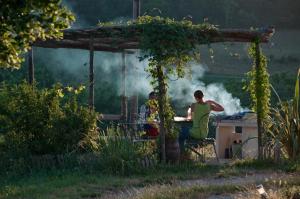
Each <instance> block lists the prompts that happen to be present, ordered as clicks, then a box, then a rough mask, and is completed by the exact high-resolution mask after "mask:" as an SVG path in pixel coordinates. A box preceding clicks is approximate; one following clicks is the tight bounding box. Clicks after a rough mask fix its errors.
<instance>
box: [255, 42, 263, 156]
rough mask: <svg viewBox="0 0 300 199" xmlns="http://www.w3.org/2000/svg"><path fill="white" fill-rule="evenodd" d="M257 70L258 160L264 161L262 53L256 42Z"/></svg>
mask: <svg viewBox="0 0 300 199" xmlns="http://www.w3.org/2000/svg"><path fill="white" fill-rule="evenodd" d="M255 57H256V60H255V68H256V77H255V79H256V97H257V100H256V103H257V104H256V109H257V133H258V159H259V160H262V158H263V153H262V134H263V131H264V126H263V118H262V115H261V113H262V111H263V110H262V101H261V100H262V99H259V98H260V97H258V96H261V95H260V92H262V91H261V87H260V85H259V83H260V81H259V72H258V70H260V68H261V52H260V46H259V41H256V42H255Z"/></svg>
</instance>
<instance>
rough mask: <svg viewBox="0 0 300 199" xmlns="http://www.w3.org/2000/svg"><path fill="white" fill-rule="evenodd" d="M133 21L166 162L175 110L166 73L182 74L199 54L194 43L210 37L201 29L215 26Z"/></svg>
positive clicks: (146, 19) (144, 18) (145, 19)
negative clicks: (153, 93) (155, 104)
mask: <svg viewBox="0 0 300 199" xmlns="http://www.w3.org/2000/svg"><path fill="white" fill-rule="evenodd" d="M135 25H136V28H137V30H138V31H139V32H140V33H141V41H140V49H141V50H142V51H143V53H144V55H143V56H141V57H140V59H141V60H144V59H148V61H149V66H148V69H147V70H148V72H149V73H150V75H151V77H152V82H151V83H152V85H153V87H154V89H155V90H157V91H158V93H159V98H158V107H159V117H160V134H161V158H162V161H163V162H165V160H166V154H165V138H166V139H172V138H173V139H174V138H176V139H177V135H176V134H174V130H173V118H174V112H173V110H172V107H171V105H170V102H169V97H168V94H167V88H168V77H169V76H170V75H176V76H177V77H179V78H182V77H184V75H185V73H186V71H187V70H188V69H189V65H188V63H189V62H191V61H193V60H197V58H198V57H199V56H198V53H197V46H196V44H199V43H202V44H203V43H208V42H209V38H208V37H207V36H204V35H205V34H201V33H203V32H204V31H214V30H215V31H216V30H217V29H216V27H215V26H213V25H211V24H208V23H204V24H199V25H194V24H192V22H191V21H188V20H182V21H175V20H173V19H169V18H161V17H150V16H142V17H140V18H138V19H137V21H136V22H135Z"/></svg>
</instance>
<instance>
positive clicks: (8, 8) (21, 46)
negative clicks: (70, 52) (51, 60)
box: [0, 0, 75, 68]
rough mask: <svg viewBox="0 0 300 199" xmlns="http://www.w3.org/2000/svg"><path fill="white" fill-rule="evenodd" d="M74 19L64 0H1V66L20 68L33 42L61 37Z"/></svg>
mask: <svg viewBox="0 0 300 199" xmlns="http://www.w3.org/2000/svg"><path fill="white" fill-rule="evenodd" d="M74 20H75V17H74V16H73V14H72V13H71V12H70V11H69V10H68V9H67V8H65V7H63V6H62V5H61V2H60V0H1V4H0V38H1V41H0V67H2V68H20V64H21V63H22V61H23V60H24V58H23V57H22V55H23V54H24V53H25V52H27V51H28V50H29V49H30V44H31V43H33V42H34V41H36V40H38V39H41V40H45V39H53V38H61V37H62V36H63V33H62V30H64V29H66V28H68V27H70V24H71V23H72V22H73V21H74Z"/></svg>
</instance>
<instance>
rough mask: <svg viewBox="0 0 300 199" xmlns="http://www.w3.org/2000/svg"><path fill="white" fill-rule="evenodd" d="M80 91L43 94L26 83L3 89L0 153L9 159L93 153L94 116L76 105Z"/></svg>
mask: <svg viewBox="0 0 300 199" xmlns="http://www.w3.org/2000/svg"><path fill="white" fill-rule="evenodd" d="M67 90H69V92H67ZM79 90H82V89H79ZM79 90H74V89H72V88H68V89H63V88H62V87H61V86H60V85H56V86H54V87H53V88H52V89H42V90H39V89H37V88H36V86H35V85H34V86H32V85H28V84H27V83H22V84H20V85H15V86H7V85H2V86H1V88H0V125H1V133H2V134H3V136H4V145H5V146H4V147H3V149H2V150H5V152H9V153H10V156H11V157H13V155H14V156H23V157H25V156H26V155H43V154H62V153H66V152H71V151H82V150H93V149H96V148H97V140H98V132H97V127H96V122H97V114H96V113H95V112H93V111H90V110H89V109H88V108H85V107H82V106H79V105H78V104H77V100H76V95H77V93H78V92H79ZM64 93H67V95H64Z"/></svg>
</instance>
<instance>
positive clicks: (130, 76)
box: [119, 54, 244, 115]
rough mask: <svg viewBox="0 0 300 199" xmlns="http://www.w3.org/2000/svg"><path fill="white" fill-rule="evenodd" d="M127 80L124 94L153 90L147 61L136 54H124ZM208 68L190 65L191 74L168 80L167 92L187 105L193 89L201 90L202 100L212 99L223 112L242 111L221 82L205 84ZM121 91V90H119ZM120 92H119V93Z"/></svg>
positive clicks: (146, 92) (184, 105) (189, 102)
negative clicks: (203, 78)
mask: <svg viewBox="0 0 300 199" xmlns="http://www.w3.org/2000/svg"><path fill="white" fill-rule="evenodd" d="M126 58H127V59H126V66H127V74H126V75H127V76H126V78H127V80H126V95H127V96H131V95H136V94H140V95H144V96H147V95H148V93H149V92H150V91H152V90H153V88H152V86H151V85H150V81H151V77H150V76H149V74H148V73H147V72H146V71H145V69H146V68H147V65H148V62H147V61H143V62H140V61H139V60H138V58H137V55H136V54H133V55H127V56H126ZM207 70H208V68H207V67H206V66H204V65H200V64H192V65H191V74H190V75H187V76H186V77H185V78H183V79H175V78H174V79H173V80H170V81H169V94H170V96H171V98H172V100H176V102H179V104H180V106H182V107H187V106H188V105H190V104H191V103H193V102H194V101H195V100H194V97H193V94H194V91H195V90H202V91H203V93H204V100H208V99H209V100H214V101H216V102H218V103H220V104H221V105H222V106H224V109H225V110H224V112H225V114H228V115H231V114H234V113H238V112H241V111H244V109H243V108H242V107H241V103H240V100H239V99H238V98H235V97H233V96H232V94H230V93H228V92H227V91H226V89H225V87H224V86H223V84H221V83H212V84H208V85H205V84H204V83H203V82H202V81H200V80H199V79H201V78H202V77H203V76H204V74H205V72H206V71H207ZM119 91H120V92H121V90H119ZM120 94H121V93H120Z"/></svg>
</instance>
